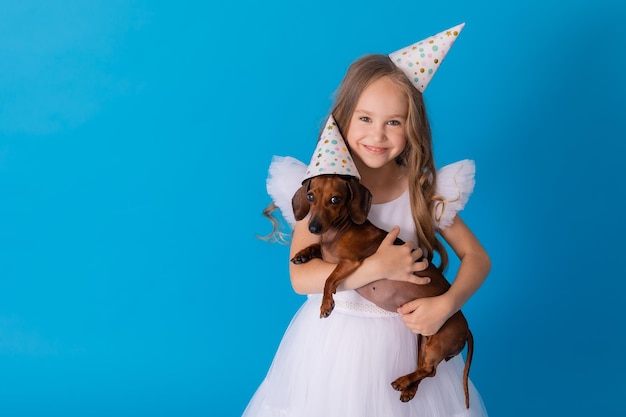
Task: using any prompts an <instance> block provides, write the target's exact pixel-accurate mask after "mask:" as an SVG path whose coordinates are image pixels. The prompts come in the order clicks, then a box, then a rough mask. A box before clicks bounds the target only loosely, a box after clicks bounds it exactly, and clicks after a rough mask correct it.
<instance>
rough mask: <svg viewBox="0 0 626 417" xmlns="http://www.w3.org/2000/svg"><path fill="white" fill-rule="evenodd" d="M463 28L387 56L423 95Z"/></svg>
mask: <svg viewBox="0 0 626 417" xmlns="http://www.w3.org/2000/svg"><path fill="white" fill-rule="evenodd" d="M463 26H465V23H461V24H460V25H456V26H454V27H451V28H450V29H448V30H444V31H443V32H440V33H438V34H436V35H433V36H431V37H429V38H426V39H424V40H421V41H419V42H416V43H414V44H412V45H409V46H407V47H405V48H402V49H399V50H397V51H396V52H392V53H390V54H389V58H391V60H392V61H393V63H394V64H396V65H397V66H398V67H399V68H400V69H401V70H402V71H403V72H404V73H405V74H406V76H407V77H409V80H411V82H412V83H413V85H415V87H416V88H417V89H418V90H419V91H421V92H422V93H423V92H424V90H425V89H426V86H428V83H429V82H430V80H431V79H432V78H433V75H435V72H437V70H438V69H439V66H440V65H441V62H442V61H443V59H444V58H445V56H446V54H447V53H448V51H449V50H450V48H451V47H452V44H454V41H455V40H456V38H457V36H459V33H461V30H462V29H463Z"/></svg>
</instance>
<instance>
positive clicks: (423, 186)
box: [331, 54, 448, 270]
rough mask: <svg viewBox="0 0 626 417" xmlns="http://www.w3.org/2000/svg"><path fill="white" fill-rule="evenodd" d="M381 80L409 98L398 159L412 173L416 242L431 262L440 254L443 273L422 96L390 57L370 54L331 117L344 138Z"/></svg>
mask: <svg viewBox="0 0 626 417" xmlns="http://www.w3.org/2000/svg"><path fill="white" fill-rule="evenodd" d="M381 77H387V78H389V79H390V80H391V81H392V82H393V83H394V84H395V85H396V86H397V87H398V88H399V90H400V91H402V92H403V93H404V94H405V95H406V96H407V98H408V102H409V109H408V117H407V123H406V135H407V144H406V148H405V149H404V151H403V152H402V153H401V154H400V155H399V156H398V158H396V162H397V163H398V164H399V165H405V166H407V168H408V172H409V195H410V200H411V214H412V216H413V222H414V223H415V230H416V234H417V239H418V241H419V242H420V244H421V245H423V246H424V247H425V248H426V249H427V251H428V257H429V259H430V260H432V258H433V255H434V254H435V253H438V254H439V257H440V261H441V262H440V264H439V265H438V268H439V269H440V270H444V269H445V268H446V266H447V264H448V255H447V253H446V249H445V247H444V246H443V244H442V243H441V242H440V241H439V239H438V238H437V236H436V229H435V226H434V224H433V217H432V216H433V215H432V213H433V208H434V205H435V204H437V203H440V202H441V198H440V197H438V196H436V195H435V184H436V183H437V170H436V168H435V161H434V156H433V147H432V135H431V130H430V123H429V121H428V116H427V113H426V105H425V104H424V98H423V96H422V93H421V92H420V91H419V90H417V89H416V88H415V86H413V84H412V83H411V81H410V80H409V79H408V78H407V77H406V75H404V73H403V72H402V71H401V70H400V69H399V68H398V67H397V66H396V65H395V64H394V63H393V62H392V61H391V59H389V57H388V56H387V55H382V54H371V55H365V56H363V57H361V58H359V59H357V60H356V61H355V62H354V63H352V65H350V67H349V68H348V71H347V73H346V76H345V77H344V79H343V81H342V82H341V84H340V85H339V88H338V89H337V92H336V94H335V95H336V98H335V104H334V106H333V108H332V112H331V113H332V115H333V116H334V118H335V121H336V122H337V125H338V127H339V128H340V131H342V134H343V136H344V137H346V134H347V133H348V130H349V129H350V120H351V118H352V113H353V112H354V109H355V106H356V104H357V101H358V99H359V97H360V95H361V93H362V92H363V90H364V89H365V88H366V87H367V86H369V85H370V84H371V83H372V82H374V81H376V80H378V79H379V78H381Z"/></svg>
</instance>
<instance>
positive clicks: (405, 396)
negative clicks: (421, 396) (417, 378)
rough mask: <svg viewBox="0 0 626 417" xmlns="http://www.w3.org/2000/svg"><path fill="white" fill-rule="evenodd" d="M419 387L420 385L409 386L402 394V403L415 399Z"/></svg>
mask: <svg viewBox="0 0 626 417" xmlns="http://www.w3.org/2000/svg"><path fill="white" fill-rule="evenodd" d="M418 386H419V383H413V384H411V385H409V387H408V388H406V389H405V390H403V391H402V393H400V401H402V402H403V403H406V402H409V401H411V400H412V399H413V397H415V394H416V393H417V387H418Z"/></svg>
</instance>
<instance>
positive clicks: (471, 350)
mask: <svg viewBox="0 0 626 417" xmlns="http://www.w3.org/2000/svg"><path fill="white" fill-rule="evenodd" d="M468 333H469V336H468V338H467V357H466V358H465V369H463V389H464V390H465V408H468V409H469V370H470V366H471V364H472V356H473V355H474V336H473V335H472V332H471V331H469V330H468Z"/></svg>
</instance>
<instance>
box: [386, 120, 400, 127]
mask: <svg viewBox="0 0 626 417" xmlns="http://www.w3.org/2000/svg"><path fill="white" fill-rule="evenodd" d="M388 123H389V124H390V125H391V126H400V122H399V121H397V120H390V121H389V122H388Z"/></svg>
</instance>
